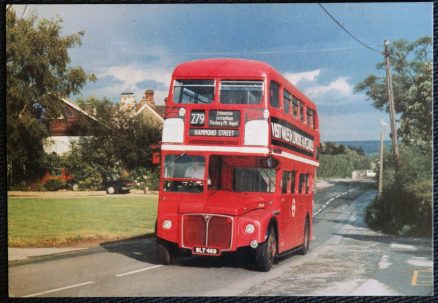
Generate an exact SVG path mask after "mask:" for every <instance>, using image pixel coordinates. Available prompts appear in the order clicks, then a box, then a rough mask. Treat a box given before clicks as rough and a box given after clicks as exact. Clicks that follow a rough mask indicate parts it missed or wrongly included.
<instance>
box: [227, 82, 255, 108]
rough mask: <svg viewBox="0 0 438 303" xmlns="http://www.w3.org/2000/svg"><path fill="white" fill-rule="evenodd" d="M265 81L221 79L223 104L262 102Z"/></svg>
mask: <svg viewBox="0 0 438 303" xmlns="http://www.w3.org/2000/svg"><path fill="white" fill-rule="evenodd" d="M262 95H263V81H221V90H220V102H221V103H222V104H260V103H261V102H262Z"/></svg>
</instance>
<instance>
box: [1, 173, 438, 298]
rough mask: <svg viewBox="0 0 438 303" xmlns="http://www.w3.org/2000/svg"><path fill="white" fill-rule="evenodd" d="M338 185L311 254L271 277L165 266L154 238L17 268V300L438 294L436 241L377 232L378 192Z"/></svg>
mask: <svg viewBox="0 0 438 303" xmlns="http://www.w3.org/2000/svg"><path fill="white" fill-rule="evenodd" d="M333 183H334V185H333V186H331V187H327V188H325V189H323V190H320V191H318V192H317V193H316V195H315V205H314V225H313V236H314V238H313V240H312V242H311V247H310V250H309V252H308V254H307V255H305V256H301V255H290V256H287V257H283V258H282V259H281V260H280V262H279V264H277V265H274V266H273V268H272V269H271V271H270V272H268V273H261V272H257V271H254V270H253V269H252V268H251V265H250V264H248V262H245V260H243V262H242V261H241V262H239V263H238V262H236V260H235V259H233V258H227V257H221V258H200V257H190V258H185V259H182V260H180V261H179V264H177V265H172V266H162V265H159V264H158V262H157V259H156V257H155V246H154V239H140V240H135V241H127V242H126V241H125V242H118V243H107V244H102V245H101V246H100V247H98V248H96V249H91V250H88V251H87V252H85V253H84V252H81V253H72V254H69V255H67V256H64V257H53V258H43V259H40V260H38V259H37V260H35V261H32V262H24V263H21V264H20V263H16V264H11V266H10V267H9V291H10V296H11V297H52V296H53V297H83V296H100V297H105V296H111V297H113V296H272V295H274V296H275V295H278V296H294V295H355V296H356V295H420V296H423V295H432V291H433V285H432V280H433V279H432V276H433V274H432V243H431V240H430V239H429V240H428V239H414V238H404V237H392V236H385V235H382V234H379V233H376V232H374V231H371V230H370V229H368V228H367V227H366V225H365V224H364V221H363V217H364V212H365V207H366V206H367V205H368V204H369V202H370V201H371V200H372V199H373V198H374V197H375V195H376V192H375V191H374V190H372V189H370V187H369V185H368V184H367V183H361V182H345V181H341V180H339V181H337V182H333Z"/></svg>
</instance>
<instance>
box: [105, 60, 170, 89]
mask: <svg viewBox="0 0 438 303" xmlns="http://www.w3.org/2000/svg"><path fill="white" fill-rule="evenodd" d="M171 74H172V71H171V70H166V69H163V68H159V67H139V66H137V65H134V64H128V65H118V66H111V67H105V68H101V69H100V71H99V72H98V73H97V77H98V78H103V77H107V76H111V77H114V78H115V79H117V80H119V81H122V82H123V85H125V86H134V85H136V84H137V83H139V82H143V81H147V80H151V81H155V82H158V83H160V84H163V85H168V84H169V82H170V76H171Z"/></svg>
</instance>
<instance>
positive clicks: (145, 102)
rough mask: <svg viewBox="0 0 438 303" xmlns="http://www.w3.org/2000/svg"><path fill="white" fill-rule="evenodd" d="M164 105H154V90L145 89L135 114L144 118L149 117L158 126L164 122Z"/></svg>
mask: <svg viewBox="0 0 438 303" xmlns="http://www.w3.org/2000/svg"><path fill="white" fill-rule="evenodd" d="M164 112H165V106H164V105H156V104H155V101H154V91H153V90H152V89H147V90H146V91H145V92H144V95H143V97H142V99H141V101H140V103H139V104H138V106H137V107H136V111H135V116H139V115H142V116H143V117H145V118H146V119H151V120H152V121H154V122H155V123H157V124H159V125H160V126H162V125H163V123H164Z"/></svg>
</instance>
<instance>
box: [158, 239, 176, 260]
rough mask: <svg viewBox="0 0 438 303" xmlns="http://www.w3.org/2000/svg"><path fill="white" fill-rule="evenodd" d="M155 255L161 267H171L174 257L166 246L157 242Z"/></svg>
mask: <svg viewBox="0 0 438 303" xmlns="http://www.w3.org/2000/svg"><path fill="white" fill-rule="evenodd" d="M156 253H157V258H158V261H159V262H160V263H161V264H163V265H171V264H173V262H174V256H173V254H172V252H171V251H170V249H169V248H168V247H167V245H165V244H163V243H160V242H157V246H156Z"/></svg>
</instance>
